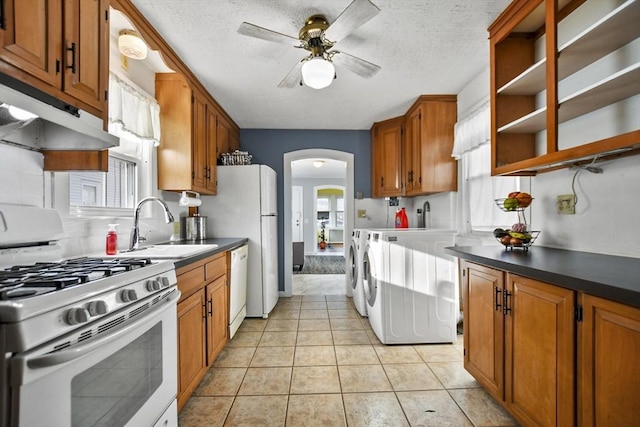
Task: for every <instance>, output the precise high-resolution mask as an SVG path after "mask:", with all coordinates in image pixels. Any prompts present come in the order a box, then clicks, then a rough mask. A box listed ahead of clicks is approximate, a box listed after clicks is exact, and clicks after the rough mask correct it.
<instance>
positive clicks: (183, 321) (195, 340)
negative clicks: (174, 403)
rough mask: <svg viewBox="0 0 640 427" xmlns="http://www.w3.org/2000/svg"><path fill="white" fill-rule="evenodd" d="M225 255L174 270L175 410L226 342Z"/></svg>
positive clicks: (189, 393)
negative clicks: (177, 291)
mask: <svg viewBox="0 0 640 427" xmlns="http://www.w3.org/2000/svg"><path fill="white" fill-rule="evenodd" d="M226 263H227V257H226V252H223V253H219V254H216V255H213V256H211V257H209V258H205V259H204V260H200V261H197V262H194V263H193V264H189V265H187V266H184V267H180V268H178V269H177V271H176V273H177V276H178V288H179V289H180V292H182V296H181V297H180V301H179V302H178V410H180V409H182V407H183V406H184V404H185V403H186V402H187V400H188V399H189V397H190V396H191V393H193V391H194V390H195V388H196V387H197V386H198V384H199V383H200V381H201V380H202V377H204V374H205V373H206V372H207V369H209V366H211V365H212V364H213V362H214V361H215V360H216V357H217V356H218V354H219V353H220V351H221V350H222V349H223V348H224V346H225V345H226V343H227V340H228V323H229V322H228V320H227V319H228V312H229V304H228V299H227V295H228V289H227V288H228V283H227V275H226Z"/></svg>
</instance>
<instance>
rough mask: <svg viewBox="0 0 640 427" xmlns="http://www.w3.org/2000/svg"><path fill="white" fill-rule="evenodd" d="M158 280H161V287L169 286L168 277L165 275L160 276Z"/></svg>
mask: <svg viewBox="0 0 640 427" xmlns="http://www.w3.org/2000/svg"><path fill="white" fill-rule="evenodd" d="M160 280H162V287H163V288H168V287H169V278H168V277H167V276H162V277H161V278H160Z"/></svg>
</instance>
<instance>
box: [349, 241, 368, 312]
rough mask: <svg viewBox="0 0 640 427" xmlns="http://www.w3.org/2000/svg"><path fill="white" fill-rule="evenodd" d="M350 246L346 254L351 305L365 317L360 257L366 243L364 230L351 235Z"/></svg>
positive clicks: (365, 305)
mask: <svg viewBox="0 0 640 427" xmlns="http://www.w3.org/2000/svg"><path fill="white" fill-rule="evenodd" d="M351 234H352V235H351V245H350V247H349V253H348V262H347V267H348V270H349V271H348V272H347V276H348V281H349V289H350V290H351V296H352V297H353V305H354V306H355V307H356V310H358V313H360V315H361V316H365V317H366V316H367V304H366V302H365V300H364V285H363V281H362V275H363V270H362V257H363V255H364V245H365V242H366V230H361V229H355V230H353V232H352V233H351Z"/></svg>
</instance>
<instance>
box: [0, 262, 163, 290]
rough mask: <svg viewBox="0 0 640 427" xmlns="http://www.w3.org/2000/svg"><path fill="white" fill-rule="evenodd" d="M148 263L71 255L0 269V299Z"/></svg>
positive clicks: (59, 287)
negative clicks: (60, 258)
mask: <svg viewBox="0 0 640 427" xmlns="http://www.w3.org/2000/svg"><path fill="white" fill-rule="evenodd" d="M150 264H151V259H150V258H110V259H103V258H86V257H83V258H74V259H70V260H66V261H61V262H54V263H35V264H31V265H15V266H12V267H9V268H6V269H4V270H0V300H8V299H19V298H25V297H30V296H35V295H40V294H43V293H49V292H54V291H56V290H60V289H64V288H67V287H70V286H77V285H82V284H84V283H89V282H93V281H96V280H99V279H102V278H105V277H110V276H113V275H115V274H119V273H124V272H127V271H131V270H135V269H138V268H142V267H145V266H147V265H150Z"/></svg>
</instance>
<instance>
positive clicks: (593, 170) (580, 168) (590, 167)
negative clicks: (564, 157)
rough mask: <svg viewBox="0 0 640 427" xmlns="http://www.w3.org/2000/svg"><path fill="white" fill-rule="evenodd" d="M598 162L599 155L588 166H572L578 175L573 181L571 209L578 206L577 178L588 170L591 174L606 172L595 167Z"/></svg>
mask: <svg viewBox="0 0 640 427" xmlns="http://www.w3.org/2000/svg"><path fill="white" fill-rule="evenodd" d="M596 160H598V156H597V155H595V156H593V160H591V163H589V164H588V165H587V166H584V165H578V164H573V165H571V168H576V169H577V170H576V173H574V174H573V178H572V179H571V192H572V193H573V200H574V202H573V206H570V207H569V208H573V209H575V207H576V205H577V204H578V194H577V193H576V178H577V177H578V174H579V173H580V172H582V171H583V170H586V171H587V172H591V173H603V172H604V170H603V169H602V168H601V167H598V166H594V164H595V163H596ZM557 204H558V203H556V205H557Z"/></svg>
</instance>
